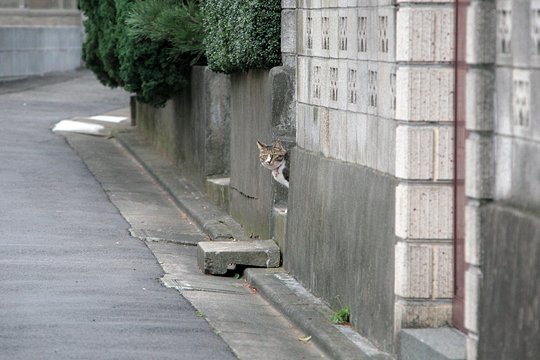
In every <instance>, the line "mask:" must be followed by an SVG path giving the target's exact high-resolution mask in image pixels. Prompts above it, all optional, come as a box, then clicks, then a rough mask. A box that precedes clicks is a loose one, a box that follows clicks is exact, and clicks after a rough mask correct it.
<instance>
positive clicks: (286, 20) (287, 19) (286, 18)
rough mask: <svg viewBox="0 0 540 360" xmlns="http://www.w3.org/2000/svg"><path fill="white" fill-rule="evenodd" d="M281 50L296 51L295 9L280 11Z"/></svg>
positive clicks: (284, 51)
mask: <svg viewBox="0 0 540 360" xmlns="http://www.w3.org/2000/svg"><path fill="white" fill-rule="evenodd" d="M281 52H282V53H295V52H296V10H282V11H281Z"/></svg>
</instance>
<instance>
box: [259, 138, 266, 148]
mask: <svg viewBox="0 0 540 360" xmlns="http://www.w3.org/2000/svg"><path fill="white" fill-rule="evenodd" d="M257 147H258V148H259V150H262V149H264V148H265V147H266V145H265V144H263V143H262V142H260V141H259V140H257Z"/></svg>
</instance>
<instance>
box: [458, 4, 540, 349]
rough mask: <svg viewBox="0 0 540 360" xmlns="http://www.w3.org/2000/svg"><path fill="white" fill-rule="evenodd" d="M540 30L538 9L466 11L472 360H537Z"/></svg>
mask: <svg viewBox="0 0 540 360" xmlns="http://www.w3.org/2000/svg"><path fill="white" fill-rule="evenodd" d="M539 30H540V3H539V2H538V1H536V0H532V1H508V0H497V1H495V0H493V1H472V2H471V3H470V5H469V6H468V9H467V44H466V45H467V47H466V53H467V58H466V60H467V63H468V68H469V69H468V71H467V75H466V127H467V130H468V133H469V135H468V138H467V142H466V178H465V183H466V189H465V190H466V196H467V198H468V203H467V207H466V216H465V221H466V225H465V259H466V262H467V264H468V269H467V271H466V274H465V289H466V293H465V326H466V328H467V330H468V335H467V337H468V338H467V355H468V357H467V358H468V359H469V360H473V359H492V358H501V359H518V358H519V359H536V358H538V357H539V356H540V344H539V343H538V342H537V341H535V340H533V339H535V338H538V337H539V336H540V328H539V327H538V325H537V322H536V323H535V320H532V319H538V318H539V316H540V313H539V309H540V288H539V287H538V286H536V284H537V278H538V276H539V270H538V269H540V256H539V254H540V252H539V251H540V250H539V249H540V245H539V244H540V240H539V236H538V235H537V232H538V231H539V229H540V216H538V211H539V210H540V197H539V196H540V195H539V194H540V183H539V178H538V176H537V174H538V169H539V168H540V158H539V157H538V156H537V155H538V154H539V153H540V137H539V136H538V133H539V132H540V118H538V114H537V113H536V112H535V107H537V106H538V104H539V103H540V91H539V90H540V83H538V79H539V75H540V72H539V71H540V70H539V69H540V66H539V65H540V64H539V62H538V59H539V54H540V50H539V49H540V46H539V44H540V40H539V37H538V34H539V33H540V32H539ZM501 269H505V270H504V271H501ZM509 274H512V275H509ZM525 289H527V290H525ZM523 291H526V292H527V294H526V295H525V294H524V293H523ZM500 308H504V309H506V311H505V312H506V313H507V314H509V315H504V314H503V315H501V314H500V313H497V310H496V309H500ZM510 314H513V315H510Z"/></svg>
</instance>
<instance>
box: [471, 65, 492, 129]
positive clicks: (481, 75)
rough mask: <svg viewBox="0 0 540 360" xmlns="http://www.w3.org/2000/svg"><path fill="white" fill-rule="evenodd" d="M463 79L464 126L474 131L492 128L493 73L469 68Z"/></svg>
mask: <svg viewBox="0 0 540 360" xmlns="http://www.w3.org/2000/svg"><path fill="white" fill-rule="evenodd" d="M465 81H466V90H465V93H466V94H467V97H466V99H465V102H466V105H465V108H466V109H465V119H466V123H465V127H466V128H467V129H468V130H476V131H491V130H493V117H494V116H495V114H494V106H495V105H494V103H493V102H494V96H493V94H494V93H495V73H494V72H493V71H491V70H482V69H474V68H470V69H469V70H468V71H467V75H466V80H465Z"/></svg>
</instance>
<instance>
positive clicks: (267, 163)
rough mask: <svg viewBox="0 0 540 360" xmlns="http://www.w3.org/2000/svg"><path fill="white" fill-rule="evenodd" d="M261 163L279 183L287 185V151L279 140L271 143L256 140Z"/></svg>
mask: <svg viewBox="0 0 540 360" xmlns="http://www.w3.org/2000/svg"><path fill="white" fill-rule="evenodd" d="M257 146H258V147H259V160H260V161H261V165H262V166H264V167H265V168H267V169H269V170H272V177H273V178H274V179H275V180H276V181H277V182H278V183H280V184H282V185H284V186H286V187H289V167H288V163H289V153H288V152H287V150H285V148H284V147H283V145H281V141H279V140H276V141H274V142H273V143H272V145H266V144H263V143H262V142H260V141H257Z"/></svg>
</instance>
